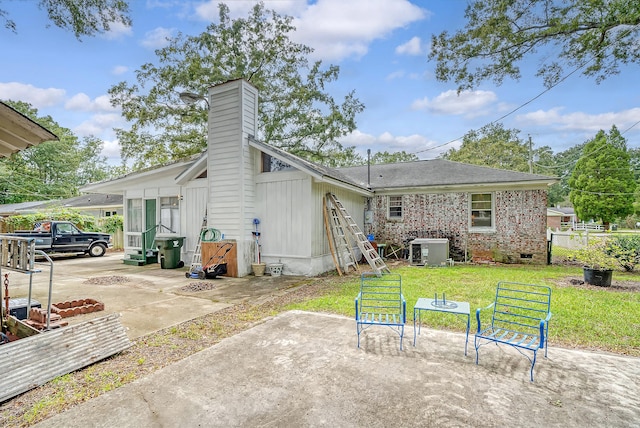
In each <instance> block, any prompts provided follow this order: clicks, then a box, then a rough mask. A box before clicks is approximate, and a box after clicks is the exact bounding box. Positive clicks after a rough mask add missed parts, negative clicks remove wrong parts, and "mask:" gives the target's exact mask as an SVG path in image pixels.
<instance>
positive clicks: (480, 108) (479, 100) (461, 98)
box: [411, 90, 497, 117]
mask: <svg viewBox="0 0 640 428" xmlns="http://www.w3.org/2000/svg"><path fill="white" fill-rule="evenodd" d="M496 99H497V96H496V94H495V93H494V92H492V91H462V92H461V93H460V94H458V93H457V92H456V91H455V90H449V91H446V92H443V93H441V94H440V95H438V96H437V97H435V98H433V99H432V100H430V99H429V98H427V97H425V98H422V99H418V100H415V101H414V102H413V103H412V104H411V108H412V109H413V110H427V111H429V112H430V113H433V114H441V115H464V116H466V117H476V116H482V115H485V114H487V113H488V110H487V107H488V106H490V105H491V104H493V103H494V102H495V101H496Z"/></svg>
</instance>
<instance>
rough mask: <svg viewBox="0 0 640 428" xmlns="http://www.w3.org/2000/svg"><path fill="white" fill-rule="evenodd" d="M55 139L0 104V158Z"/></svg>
mask: <svg viewBox="0 0 640 428" xmlns="http://www.w3.org/2000/svg"><path fill="white" fill-rule="evenodd" d="M57 139H58V137H56V135H55V134H54V133H52V132H51V131H49V130H48V129H46V128H45V127H43V126H41V125H40V124H38V123H36V122H34V121H33V120H31V119H29V118H28V117H27V116H25V115H23V114H22V113H20V112H19V111H17V110H14V109H13V108H11V107H9V106H8V105H7V104H5V103H2V102H0V158H1V157H8V156H10V155H11V154H12V153H15V152H19V151H22V150H24V149H26V148H28V147H30V146H35V145H38V144H40V143H43V142H45V141H51V140H57Z"/></svg>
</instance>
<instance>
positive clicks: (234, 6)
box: [195, 0, 307, 22]
mask: <svg viewBox="0 0 640 428" xmlns="http://www.w3.org/2000/svg"><path fill="white" fill-rule="evenodd" d="M220 3H225V4H226V5H227V6H229V15H230V16H231V18H239V17H242V18H246V17H247V16H248V14H249V11H250V10H251V9H253V6H255V4H256V3H257V1H256V0H234V1H231V2H230V1H222V2H221V1H217V0H209V1H206V2H204V3H202V4H200V5H198V6H197V7H196V9H195V10H196V15H197V16H198V17H199V18H200V19H203V20H205V21H210V22H217V21H218V16H219V10H218V5H219V4H220ZM265 7H266V8H267V9H271V10H275V11H276V12H278V13H280V14H283V15H290V16H296V15H298V14H299V13H301V12H302V11H303V10H304V9H306V7H307V6H306V2H304V1H300V0H279V1H274V2H268V3H267V4H266V6H265Z"/></svg>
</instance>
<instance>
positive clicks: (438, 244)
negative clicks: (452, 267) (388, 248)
mask: <svg viewBox="0 0 640 428" xmlns="http://www.w3.org/2000/svg"><path fill="white" fill-rule="evenodd" d="M448 259H449V240H448V239H446V238H440V239H430V238H418V239H414V240H413V241H411V242H410V243H409V262H410V263H411V264H412V265H417V266H446V265H447V260H448Z"/></svg>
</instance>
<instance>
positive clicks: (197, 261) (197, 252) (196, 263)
mask: <svg viewBox="0 0 640 428" xmlns="http://www.w3.org/2000/svg"><path fill="white" fill-rule="evenodd" d="M206 229H207V210H206V209H205V210H204V217H203V219H202V227H201V228H200V233H198V241H197V243H196V248H195V249H194V250H193V255H192V256H191V268H190V269H189V271H190V272H194V271H195V270H197V269H198V268H200V267H202V233H203V232H204V231H205V230H206Z"/></svg>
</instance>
